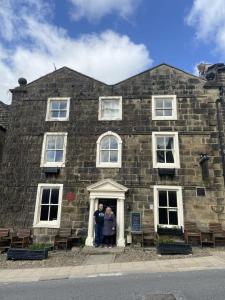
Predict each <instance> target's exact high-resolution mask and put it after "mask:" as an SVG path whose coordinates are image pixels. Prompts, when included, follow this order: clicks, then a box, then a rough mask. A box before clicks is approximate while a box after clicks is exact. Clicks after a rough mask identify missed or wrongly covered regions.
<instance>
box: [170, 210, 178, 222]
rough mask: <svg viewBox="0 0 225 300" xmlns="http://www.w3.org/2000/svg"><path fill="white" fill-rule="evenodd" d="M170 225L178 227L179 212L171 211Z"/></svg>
mask: <svg viewBox="0 0 225 300" xmlns="http://www.w3.org/2000/svg"><path fill="white" fill-rule="evenodd" d="M169 224H170V225H178V218H177V211H169Z"/></svg>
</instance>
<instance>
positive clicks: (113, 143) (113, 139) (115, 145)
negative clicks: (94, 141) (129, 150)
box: [110, 136, 118, 149]
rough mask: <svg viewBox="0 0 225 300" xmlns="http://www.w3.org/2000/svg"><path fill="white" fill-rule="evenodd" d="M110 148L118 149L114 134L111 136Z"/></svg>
mask: <svg viewBox="0 0 225 300" xmlns="http://www.w3.org/2000/svg"><path fill="white" fill-rule="evenodd" d="M110 149H118V142H117V139H116V138H115V137H113V136H111V137H110Z"/></svg>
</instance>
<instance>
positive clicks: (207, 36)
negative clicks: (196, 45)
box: [187, 0, 225, 58]
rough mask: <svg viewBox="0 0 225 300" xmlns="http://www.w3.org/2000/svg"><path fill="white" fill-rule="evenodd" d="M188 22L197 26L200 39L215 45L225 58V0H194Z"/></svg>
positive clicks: (197, 34)
mask: <svg viewBox="0 0 225 300" xmlns="http://www.w3.org/2000/svg"><path fill="white" fill-rule="evenodd" d="M187 23H188V24H189V25H190V26H192V27H194V28H195V30H196V36H197V38H198V39H199V40H201V41H204V42H205V43H212V44H213V45H215V46H216V48H217V50H219V51H220V53H221V54H222V57H223V58H225V3H224V0H214V1H211V0H194V3H193V5H192V8H191V10H190V13H189V14H188V16H187Z"/></svg>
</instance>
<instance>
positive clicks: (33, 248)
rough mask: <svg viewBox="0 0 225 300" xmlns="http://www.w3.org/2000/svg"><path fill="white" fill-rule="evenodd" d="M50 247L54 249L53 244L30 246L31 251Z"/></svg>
mask: <svg viewBox="0 0 225 300" xmlns="http://www.w3.org/2000/svg"><path fill="white" fill-rule="evenodd" d="M50 247H52V245H51V244H44V243H36V244H32V245H29V249H31V250H42V249H45V248H50Z"/></svg>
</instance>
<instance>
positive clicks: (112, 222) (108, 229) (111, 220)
mask: <svg viewBox="0 0 225 300" xmlns="http://www.w3.org/2000/svg"><path fill="white" fill-rule="evenodd" d="M113 227H114V229H115V228H116V217H115V215H114V214H112V215H111V216H109V215H106V214H105V217H104V227H103V235H106V236H109V235H114V234H115V233H116V230H113V229H112V228H113Z"/></svg>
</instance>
